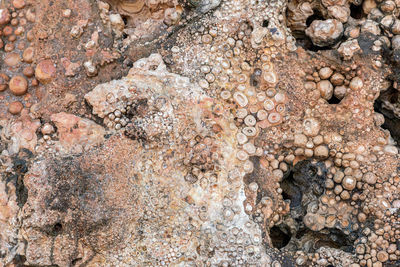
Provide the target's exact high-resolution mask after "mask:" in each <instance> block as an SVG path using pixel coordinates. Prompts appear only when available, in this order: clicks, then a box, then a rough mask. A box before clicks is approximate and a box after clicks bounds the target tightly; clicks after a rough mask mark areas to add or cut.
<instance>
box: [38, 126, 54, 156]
mask: <svg viewBox="0 0 400 267" xmlns="http://www.w3.org/2000/svg"><path fill="white" fill-rule="evenodd" d="M40 133H41V135H42V136H41V138H39V140H38V145H37V146H36V149H35V151H36V153H38V155H45V154H46V153H48V152H50V153H57V152H56V149H55V148H54V147H53V145H54V141H55V140H56V139H57V134H56V129H55V128H54V126H53V125H52V124H51V123H48V122H46V123H44V124H43V125H41V127H40Z"/></svg>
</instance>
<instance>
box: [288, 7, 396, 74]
mask: <svg viewBox="0 0 400 267" xmlns="http://www.w3.org/2000/svg"><path fill="white" fill-rule="evenodd" d="M398 10H399V6H398V3H397V2H396V1H391V0H387V1H374V0H367V1H356V2H354V1H353V2H351V1H328V0H323V1H291V2H290V3H289V4H288V15H287V17H288V26H289V28H291V29H292V31H293V33H294V34H295V35H299V36H301V35H306V36H308V37H309V38H310V39H311V41H312V43H313V44H314V45H315V46H317V47H329V46H335V47H336V48H338V52H339V53H340V54H341V56H342V57H343V58H344V59H345V60H349V59H351V58H352V56H353V54H354V53H355V52H357V51H360V46H359V42H358V40H357V38H358V37H360V36H361V35H364V36H368V38H369V39H370V40H372V41H371V47H370V49H371V50H372V51H374V52H378V51H381V50H382V48H383V47H385V48H390V47H392V49H393V50H394V51H396V50H398V48H399V43H400V42H399V40H400V38H399V33H400V30H399V29H400V20H399V19H398V18H397V17H398V14H399V11H398ZM372 43H373V44H372ZM376 64H377V66H379V67H380V66H382V62H380V61H379V60H378V61H377V63H376Z"/></svg>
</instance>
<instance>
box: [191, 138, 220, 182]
mask: <svg viewBox="0 0 400 267" xmlns="http://www.w3.org/2000/svg"><path fill="white" fill-rule="evenodd" d="M217 149H218V147H217V145H216V144H215V141H214V140H213V139H212V138H211V137H209V136H205V137H201V136H199V135H197V136H196V137H194V138H193V139H191V140H189V141H188V142H187V145H186V148H185V157H184V159H183V164H184V165H185V166H188V167H189V168H190V170H189V171H188V173H187V174H186V176H185V180H186V181H187V182H188V183H190V184H194V183H196V182H197V181H198V180H199V183H200V186H201V187H202V188H206V187H207V186H208V185H213V184H216V183H217V175H215V171H218V168H217V167H218V166H219V165H218V160H220V155H219V153H218V150H217Z"/></svg>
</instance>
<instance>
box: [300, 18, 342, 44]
mask: <svg viewBox="0 0 400 267" xmlns="http://www.w3.org/2000/svg"><path fill="white" fill-rule="evenodd" d="M305 32H306V34H307V36H308V37H310V39H311V41H312V42H313V44H314V45H317V46H321V47H323V46H331V45H334V44H335V43H336V42H337V41H338V40H339V39H340V38H341V36H342V34H343V24H342V23H341V22H340V21H339V20H336V19H327V20H314V21H313V22H312V23H311V25H310V27H308V28H307V29H306V31H305Z"/></svg>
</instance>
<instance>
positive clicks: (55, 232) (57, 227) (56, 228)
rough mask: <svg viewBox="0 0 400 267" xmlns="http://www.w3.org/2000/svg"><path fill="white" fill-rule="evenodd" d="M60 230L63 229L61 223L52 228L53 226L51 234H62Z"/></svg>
mask: <svg viewBox="0 0 400 267" xmlns="http://www.w3.org/2000/svg"><path fill="white" fill-rule="evenodd" d="M62 229H63V227H62V225H61V223H56V224H54V226H53V234H54V235H59V234H60V233H61V232H62Z"/></svg>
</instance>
